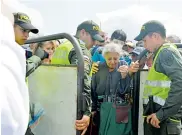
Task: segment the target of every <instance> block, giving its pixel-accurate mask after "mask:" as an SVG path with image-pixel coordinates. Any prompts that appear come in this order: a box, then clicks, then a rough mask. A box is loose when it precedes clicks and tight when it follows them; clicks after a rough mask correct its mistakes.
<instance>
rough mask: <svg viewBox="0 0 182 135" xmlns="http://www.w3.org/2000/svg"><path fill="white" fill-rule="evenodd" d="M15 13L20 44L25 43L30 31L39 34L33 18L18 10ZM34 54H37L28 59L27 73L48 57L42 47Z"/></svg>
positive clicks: (15, 24)
mask: <svg viewBox="0 0 182 135" xmlns="http://www.w3.org/2000/svg"><path fill="white" fill-rule="evenodd" d="M13 15H14V33H15V41H16V43H18V44H19V45H24V44H25V42H26V41H27V39H28V38H29V33H30V32H32V33H34V34H37V33H38V32H39V30H38V29H37V28H35V27H34V26H33V25H32V24H31V20H30V18H29V16H28V15H27V14H25V13H20V12H18V13H14V14H13ZM26 54H28V53H27V52H26ZM26 54H25V55H26ZM34 54H35V55H32V56H31V57H30V58H28V59H27V60H26V62H27V73H28V72H32V70H34V68H35V67H36V66H37V65H39V64H40V63H41V60H43V59H44V58H47V57H48V54H47V53H46V52H45V51H43V50H42V49H41V48H40V47H37V49H36V51H35V53H34Z"/></svg>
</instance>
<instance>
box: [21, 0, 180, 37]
mask: <svg viewBox="0 0 182 135" xmlns="http://www.w3.org/2000/svg"><path fill="white" fill-rule="evenodd" d="M20 2H21V3H23V4H25V5H26V6H27V7H29V8H34V9H35V10H37V11H38V12H39V13H40V14H41V16H42V18H40V17H38V19H37V18H36V15H33V16H34V23H35V22H36V23H37V26H38V27H40V29H41V32H42V33H46V34H52V33H60V32H68V33H72V34H73V33H74V32H75V30H76V27H77V25H78V24H79V23H81V22H82V21H84V20H87V19H92V20H94V21H96V22H97V23H99V22H100V21H101V22H102V23H101V26H102V29H103V30H105V31H106V32H108V33H109V34H111V33H112V31H113V30H114V29H124V30H125V31H126V32H127V33H128V38H134V36H135V35H136V34H138V32H139V30H140V26H141V25H142V23H144V22H145V21H147V20H150V19H158V20H161V21H163V22H164V23H168V24H166V25H167V26H168V27H167V28H168V29H169V33H172V34H174V33H177V34H178V35H179V34H180V36H181V35H182V10H181V5H182V0H20ZM165 16H166V17H165ZM35 18H36V21H35ZM99 18H100V20H99ZM39 19H43V21H42V22H43V23H40V24H38V23H39V22H40V21H39ZM173 22H174V23H173ZM180 23H181V26H180Z"/></svg>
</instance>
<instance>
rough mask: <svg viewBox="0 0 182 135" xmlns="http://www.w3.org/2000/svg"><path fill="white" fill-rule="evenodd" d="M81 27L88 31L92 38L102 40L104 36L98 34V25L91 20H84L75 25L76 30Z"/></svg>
mask: <svg viewBox="0 0 182 135" xmlns="http://www.w3.org/2000/svg"><path fill="white" fill-rule="evenodd" d="M82 29H84V30H85V31H86V32H88V33H89V34H90V35H91V37H92V38H93V39H94V40H96V41H99V42H104V38H103V37H102V36H101V35H100V34H99V32H100V28H99V26H98V25H97V24H96V23H95V22H93V21H92V20H88V21H84V22H83V23H81V24H80V25H79V26H78V27H77V30H82Z"/></svg>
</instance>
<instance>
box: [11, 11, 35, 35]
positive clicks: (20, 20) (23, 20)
mask: <svg viewBox="0 0 182 135" xmlns="http://www.w3.org/2000/svg"><path fill="white" fill-rule="evenodd" d="M13 15H14V19H15V24H17V25H19V26H20V27H22V28H23V29H25V30H30V31H31V32H32V33H34V34H37V33H38V32H39V30H38V29H37V28H35V27H34V26H33V25H32V24H31V20H30V18H29V17H28V15H26V14H25V13H14V14H13Z"/></svg>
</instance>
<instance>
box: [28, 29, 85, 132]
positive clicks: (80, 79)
mask: <svg viewBox="0 0 182 135" xmlns="http://www.w3.org/2000/svg"><path fill="white" fill-rule="evenodd" d="M64 38H66V39H68V40H69V41H70V42H71V43H72V44H73V46H74V48H75V51H76V55H77V57H78V65H77V100H76V101H77V119H80V118H81V116H82V115H81V112H82V111H83V99H82V92H83V83H84V59H83V53H82V50H81V48H80V45H79V43H78V41H77V40H76V39H75V38H74V37H73V36H71V35H70V34H67V33H60V34H54V35H49V36H43V37H39V38H35V39H31V40H28V41H27V42H26V44H31V43H37V42H44V41H50V40H56V39H64ZM47 66H48V65H47ZM49 66H52V65H49ZM54 66H55V65H54ZM57 66H59V65H57ZM64 66H65V65H64ZM43 70H45V69H43ZM63 78H64V76H63ZM60 115H61V114H60ZM45 132H46V129H45ZM79 134H80V132H79V131H77V135H79Z"/></svg>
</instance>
